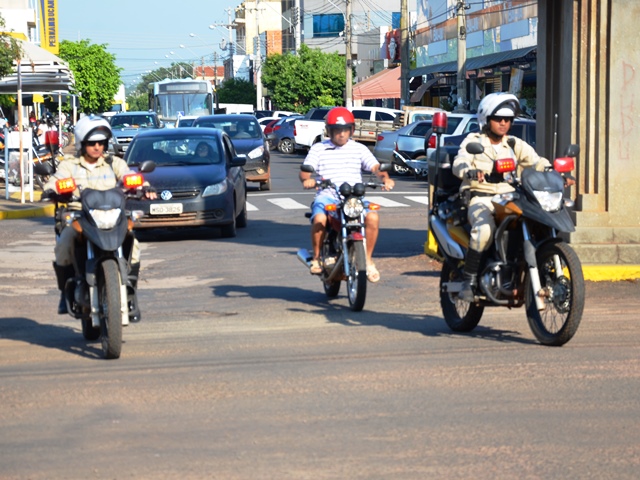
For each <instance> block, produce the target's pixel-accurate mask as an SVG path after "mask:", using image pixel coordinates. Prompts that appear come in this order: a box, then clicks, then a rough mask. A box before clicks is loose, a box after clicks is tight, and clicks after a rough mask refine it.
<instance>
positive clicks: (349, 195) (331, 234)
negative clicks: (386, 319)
mask: <svg viewBox="0 0 640 480" xmlns="http://www.w3.org/2000/svg"><path fill="white" fill-rule="evenodd" d="M392 168H393V167H392V165H391V164H389V163H387V164H382V165H381V166H380V169H381V170H382V171H389V170H391V169H392ZM300 169H301V170H302V171H303V172H308V173H311V174H314V173H315V169H314V168H313V167H312V166H310V165H301V167H300ZM382 186H384V184H381V183H375V182H367V183H356V184H355V185H354V186H353V187H352V186H351V185H349V184H348V183H343V184H342V185H340V188H338V187H336V185H334V184H333V183H332V182H330V181H329V180H316V188H319V189H330V190H332V191H333V192H334V194H335V196H336V198H337V199H338V200H339V201H338V203H337V204H332V205H327V206H326V209H325V210H326V213H327V218H328V221H327V226H326V230H325V233H324V235H323V240H322V245H321V247H320V264H321V266H322V273H320V275H319V276H320V280H321V281H322V284H323V286H324V291H325V293H326V295H327V297H329V298H335V297H336V296H338V293H339V292H340V283H341V282H342V280H346V282H347V296H348V298H349V307H350V308H351V310H353V311H354V312H359V311H361V310H362V309H363V308H364V302H365V298H366V295H367V255H366V234H365V226H364V217H365V208H367V206H368V208H369V209H370V210H379V209H380V206H379V205H377V204H374V203H371V202H366V201H365V200H364V194H365V190H366V189H367V188H377V187H382ZM305 216H306V217H307V218H311V212H307V213H306V214H305ZM297 256H298V260H300V261H301V262H302V263H304V264H305V265H306V266H307V268H310V267H311V261H312V260H313V254H312V253H311V252H309V251H308V250H307V249H305V248H302V249H300V250H298V253H297Z"/></svg>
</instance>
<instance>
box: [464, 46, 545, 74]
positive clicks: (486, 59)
mask: <svg viewBox="0 0 640 480" xmlns="http://www.w3.org/2000/svg"><path fill="white" fill-rule="evenodd" d="M536 48H537V47H526V48H516V49H515V50H507V51H505V52H497V53H490V54H489V55H481V56H480V57H474V58H467V63H465V68H466V70H475V69H477V68H484V67H492V66H494V65H499V64H501V63H504V62H508V61H511V60H517V59H518V58H523V57H526V56H527V55H528V54H529V53H531V52H533V51H534V50H535V49H536Z"/></svg>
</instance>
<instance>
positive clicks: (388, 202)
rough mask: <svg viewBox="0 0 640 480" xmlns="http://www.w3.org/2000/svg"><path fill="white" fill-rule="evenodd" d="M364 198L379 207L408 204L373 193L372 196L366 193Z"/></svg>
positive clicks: (404, 205) (405, 205)
mask: <svg viewBox="0 0 640 480" xmlns="http://www.w3.org/2000/svg"><path fill="white" fill-rule="evenodd" d="M365 199H366V200H369V201H370V202H373V203H377V204H378V205H380V206H381V207H408V206H409V205H407V204H406V203H400V202H396V201H395V200H391V199H389V198H386V197H378V196H375V195H372V196H368V195H367V196H366V197H365Z"/></svg>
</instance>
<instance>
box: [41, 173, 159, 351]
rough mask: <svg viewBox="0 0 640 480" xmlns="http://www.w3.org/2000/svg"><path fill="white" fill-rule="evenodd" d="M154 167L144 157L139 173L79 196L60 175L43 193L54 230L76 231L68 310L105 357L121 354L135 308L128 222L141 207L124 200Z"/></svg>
mask: <svg viewBox="0 0 640 480" xmlns="http://www.w3.org/2000/svg"><path fill="white" fill-rule="evenodd" d="M154 168H155V164H154V163H153V162H152V161H146V162H144V163H143V164H142V165H141V167H140V173H132V174H129V175H126V176H124V177H123V179H122V181H121V182H120V184H119V185H118V186H117V187H115V188H112V189H109V190H104V191H102V190H93V189H89V188H86V189H83V190H82V191H81V192H80V195H79V197H78V196H77V195H74V192H75V191H76V183H75V181H74V180H73V178H65V179H61V180H58V181H57V182H56V191H55V192H45V194H43V197H46V198H48V199H52V200H55V202H56V234H57V235H58V236H59V235H60V233H61V232H62V230H63V229H64V228H73V229H75V230H76V231H77V232H79V233H80V234H81V235H80V236H79V237H78V238H79V239H78V241H77V242H76V245H75V259H74V269H75V272H76V275H75V276H74V277H72V278H69V279H68V280H67V282H66V284H65V288H64V296H65V298H66V301H67V310H68V312H69V314H70V315H71V316H73V317H74V318H78V319H80V320H81V322H82V334H83V336H84V338H85V339H87V340H98V339H100V341H101V343H102V352H103V355H104V357H105V358H107V359H112V358H119V357H120V353H121V350H122V327H123V326H126V325H128V324H129V320H130V316H132V317H133V315H132V314H133V313H134V312H137V311H139V310H138V304H137V296H136V285H135V282H136V281H137V276H136V275H132V272H131V253H132V247H133V241H134V236H133V224H134V222H135V221H136V220H137V217H139V216H140V215H141V214H142V212H129V211H127V210H126V205H125V203H126V199H127V198H138V199H139V198H141V197H142V195H143V191H142V185H143V176H142V173H148V172H151V171H153V170H154ZM43 173H46V172H43ZM71 202H80V205H81V209H80V210H72V209H70V208H68V205H69V204H70V203H71ZM134 320H135V318H132V321H134Z"/></svg>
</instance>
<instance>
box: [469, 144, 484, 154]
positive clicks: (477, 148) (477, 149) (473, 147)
mask: <svg viewBox="0 0 640 480" xmlns="http://www.w3.org/2000/svg"><path fill="white" fill-rule="evenodd" d="M467 152H469V153H470V154H471V155H480V154H481V153H483V152H484V147H483V146H482V144H481V143H479V142H471V143H467Z"/></svg>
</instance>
